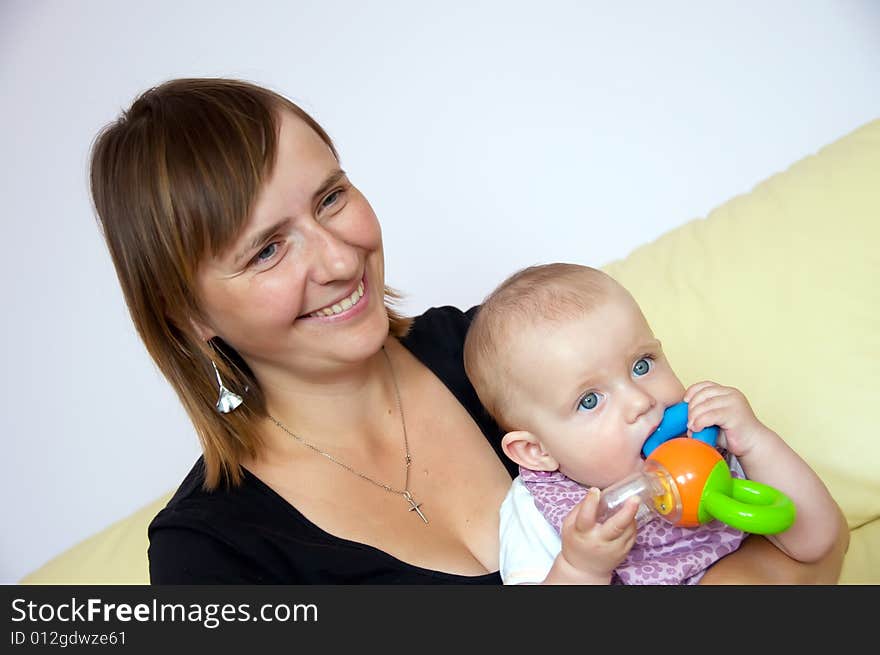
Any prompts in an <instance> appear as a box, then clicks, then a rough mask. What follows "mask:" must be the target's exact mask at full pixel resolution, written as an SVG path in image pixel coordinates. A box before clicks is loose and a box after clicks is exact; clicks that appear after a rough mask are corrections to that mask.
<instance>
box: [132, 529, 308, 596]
mask: <svg viewBox="0 0 880 655" xmlns="http://www.w3.org/2000/svg"><path fill="white" fill-rule="evenodd" d="M148 555H149V560H150V584H154V585H166V584H172V585H173V584H267V583H268V584H272V583H274V582H275V581H274V580H272V579H269V576H267V574H266V572H265V571H264V570H263V569H262V568H261V567H259V566H258V565H257V564H256V563H255V562H251V561H250V560H248V559H247V558H245V557H243V556H242V555H241V554H240V553H238V552H237V551H236V550H235V549H233V548H231V547H229V546H227V545H226V544H224V543H223V542H222V541H220V540H219V539H216V538H214V537H212V536H210V535H208V534H205V533H203V532H200V531H197V530H189V529H186V528H163V529H161V530H156V531H154V532H153V533H152V535H151V536H150V547H149V549H148ZM291 584H294V583H293V582H291Z"/></svg>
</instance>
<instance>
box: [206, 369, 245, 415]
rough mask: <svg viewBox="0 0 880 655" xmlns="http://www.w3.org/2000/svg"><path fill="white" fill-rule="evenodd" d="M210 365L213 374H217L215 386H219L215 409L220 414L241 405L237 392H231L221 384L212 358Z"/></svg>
mask: <svg viewBox="0 0 880 655" xmlns="http://www.w3.org/2000/svg"><path fill="white" fill-rule="evenodd" d="M211 366H213V367H214V374H215V375H216V376H217V386H218V387H220V397H219V398H218V399H217V405H216V407H217V411H218V412H220V413H221V414H228V413H229V412H231V411H234V410H235V408H236V407H238V406H239V405H241V402H242V400H241V396H239V395H238V394H237V393H232V392H231V391H230V390H229V389H227V388H226V387H224V386H223V381H222V380H221V379H220V371H218V370H217V364H215V363H214V360H213V359H212V360H211Z"/></svg>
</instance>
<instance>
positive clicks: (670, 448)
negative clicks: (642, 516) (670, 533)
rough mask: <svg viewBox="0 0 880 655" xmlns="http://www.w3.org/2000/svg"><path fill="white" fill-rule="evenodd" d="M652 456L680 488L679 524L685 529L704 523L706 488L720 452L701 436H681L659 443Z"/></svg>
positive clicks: (719, 458) (719, 459) (718, 460)
mask: <svg viewBox="0 0 880 655" xmlns="http://www.w3.org/2000/svg"><path fill="white" fill-rule="evenodd" d="M648 459H649V460H654V461H655V462H657V463H658V464H660V465H661V466H662V467H663V468H665V469H666V470H667V471H668V472H669V474H670V475H671V476H672V478H673V479H674V480H675V485H676V486H677V487H678V495H679V497H680V498H681V519H680V520H679V521H678V522H677V523H676V525H679V526H682V527H685V528H695V527H697V526H698V525H700V521H699V518H698V512H699V509H700V501H701V500H702V497H703V487H705V485H706V480H708V479H709V474H710V473H711V472H712V469H713V468H715V465H716V464H717V463H718V462H720V461H721V455H719V454H718V451H717V450H715V449H714V448H713V447H712V446H710V445H708V444H705V443H703V442H702V441H698V440H697V439H690V438H688V437H677V438H675V439H670V440H669V441H666V442H664V443H662V444H660V445H659V446H657V448H655V449H654V452H652V453H651V456H650V457H649V458H648Z"/></svg>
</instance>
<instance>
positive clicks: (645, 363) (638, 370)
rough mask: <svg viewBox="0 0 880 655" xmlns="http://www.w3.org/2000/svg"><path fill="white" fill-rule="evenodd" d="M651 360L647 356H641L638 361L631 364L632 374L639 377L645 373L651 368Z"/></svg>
mask: <svg viewBox="0 0 880 655" xmlns="http://www.w3.org/2000/svg"><path fill="white" fill-rule="evenodd" d="M652 365H653V364H652V362H651V360H650V359H649V358H648V357H642V358H641V359H640V360H639V361H637V362H636V363H635V364H633V375H635V376H636V377H641V376H643V375H646V374H647V373H648V371H650V370H651V367H652Z"/></svg>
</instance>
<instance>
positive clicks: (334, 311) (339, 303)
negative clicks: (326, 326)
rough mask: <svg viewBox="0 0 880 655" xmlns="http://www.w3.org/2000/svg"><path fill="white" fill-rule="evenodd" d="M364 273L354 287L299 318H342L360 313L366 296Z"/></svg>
mask: <svg viewBox="0 0 880 655" xmlns="http://www.w3.org/2000/svg"><path fill="white" fill-rule="evenodd" d="M366 289H367V285H366V274H365V275H364V276H363V277H362V278H361V279H360V280H359V281H358V283H357V286H355V288H354V289H352V290H351V291H349V292H347V293H346V294H345V295H344V296H342V297H341V298H338V299H336V300H334V301H333V302H332V303H330V304H328V305H326V306H325V307H321V308H320V309H316V310H315V311H313V312H309V313H307V314H303V315H302V316H300V317H299V318H301V319H302V318H317V319H325V320H326V319H343V318H347V317H349V316H353V315H354V314H355V313H360V312H361V310H362V309H363V308H364V306H365V305H366V301H365V300H364V298H365V296H366Z"/></svg>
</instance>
